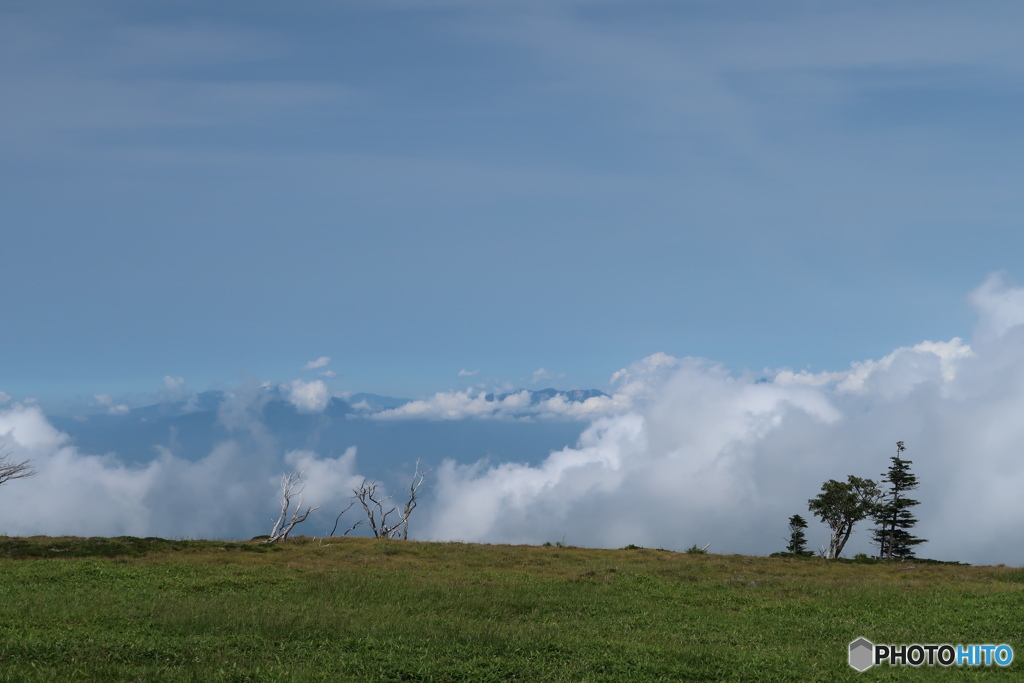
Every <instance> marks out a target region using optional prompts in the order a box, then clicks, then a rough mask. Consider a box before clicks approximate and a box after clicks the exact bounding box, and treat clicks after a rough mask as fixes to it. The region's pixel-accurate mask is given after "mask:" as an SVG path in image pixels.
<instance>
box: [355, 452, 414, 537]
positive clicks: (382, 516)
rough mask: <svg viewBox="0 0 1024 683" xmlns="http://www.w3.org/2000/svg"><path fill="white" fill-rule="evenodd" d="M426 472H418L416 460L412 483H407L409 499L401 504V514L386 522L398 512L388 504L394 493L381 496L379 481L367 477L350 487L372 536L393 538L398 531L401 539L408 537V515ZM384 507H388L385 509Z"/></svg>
mask: <svg viewBox="0 0 1024 683" xmlns="http://www.w3.org/2000/svg"><path fill="white" fill-rule="evenodd" d="M428 474H430V470H427V471H425V472H422V473H421V472H420V463H419V461H418V460H417V461H416V472H415V473H414V474H413V477H412V484H410V485H409V500H408V501H407V502H406V503H405V505H404V506H403V509H402V514H401V515H400V516H399V517H398V519H397V520H395V521H393V522H391V523H389V522H388V517H390V516H391V515H393V514H394V513H396V512H398V506H397V505H392V504H390V501H391V500H392V499H393V498H394V497H395V494H393V493H392V494H391V495H390V496H383V497H382V496H381V494H380V493H378V488H380V482H378V481H370V480H369V479H363V483H362V484H360V485H359V486H358V487H357V488H354V489H352V493H353V496H352V497H353V498H355V499H356V500H357V501H358V502H359V503H360V505H362V506H363V512H365V513H366V521H367V522H369V524H370V531H371V532H373V536H374V538H395V537H397V536H398V534H399V533H401V534H402V538H403V539H408V538H409V517H410V516H412V511H413V510H415V509H416V506H417V504H418V503H417V500H416V498H417V496H418V495H419V492H420V490H421V489H422V488H423V482H424V480H425V479H426V476H427V475H428ZM384 508H388V509H387V510H386V511H385V509H384Z"/></svg>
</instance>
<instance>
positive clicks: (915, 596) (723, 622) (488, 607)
mask: <svg viewBox="0 0 1024 683" xmlns="http://www.w3.org/2000/svg"><path fill="white" fill-rule="evenodd" d="M0 575H2V581H0V680H4V681H47V682H48V683H49V682H50V681H71V680H104V681H132V680H139V681H150V680H174V681H178V680H186V681H321V680H322V681H348V680H352V681H687V680H690V681H693V680H701V681H704V680H706V681H712V680H749V681H772V680H779V681H781V680H793V681H810V680H822V681H825V680H845V679H849V680H855V679H856V680H878V679H881V680H892V679H898V680H905V679H906V680H924V679H928V680H932V679H940V680H961V679H964V678H972V679H973V678H977V677H979V676H981V677H990V678H1018V677H1019V678H1024V674H1022V671H1024V669H1022V666H1024V665H1022V664H1021V663H1020V662H1019V661H1015V662H1014V664H1013V665H1012V666H1011V667H1009V668H1008V669H998V668H997V667H979V668H973V669H971V668H968V667H962V668H955V667H954V668H950V669H941V668H939V667H922V668H921V669H913V668H911V667H905V668H889V667H875V668H873V669H870V670H869V671H867V672H865V673H862V674H858V673H857V672H855V671H854V670H853V669H851V668H849V666H848V665H847V661H846V658H847V644H848V643H849V642H850V641H851V640H853V639H854V638H856V637H858V636H864V637H866V638H868V639H869V640H872V641H874V642H876V643H912V642H925V643H928V642H939V643H944V642H949V643H954V644H956V643H964V644H967V643H1008V644H1010V645H1012V646H1014V648H1015V650H1017V653H1018V659H1019V658H1020V657H1022V656H1024V654H1021V653H1022V652H1024V650H1022V649H1021V647H1020V644H1021V636H1022V631H1024V619H1022V613H1024V570H1022V569H1013V568H1007V567H968V566H954V565H929V564H913V563H904V564H854V563H841V562H825V561H823V560H820V559H809V560H798V559H789V558H766V557H745V556H738V555H714V554H711V555H687V554H682V553H672V552H665V551H657V550H646V549H631V550H593V549H584V548H559V547H533V546H485V545H473V544H462V543H415V542H403V541H378V540H374V539H361V538H348V539H331V540H330V542H321V541H313V540H308V539H296V540H290V541H288V542H287V543H286V544H284V545H283V546H266V545H263V544H259V543H257V542H245V543H225V542H215V541H177V542H176V541H163V540H160V539H71V538H31V539H16V538H0Z"/></svg>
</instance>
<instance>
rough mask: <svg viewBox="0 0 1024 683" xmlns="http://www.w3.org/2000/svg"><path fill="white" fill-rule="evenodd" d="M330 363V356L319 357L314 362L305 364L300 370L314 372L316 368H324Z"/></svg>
mask: <svg viewBox="0 0 1024 683" xmlns="http://www.w3.org/2000/svg"><path fill="white" fill-rule="evenodd" d="M330 362H331V357H330V356H320V357H319V358H317V359H316V360H311V361H309V362H308V363H306V364H305V365H304V366H303V367H302V369H303V370H316V369H317V368H322V367H324V366H325V365H327V364H328V363H330Z"/></svg>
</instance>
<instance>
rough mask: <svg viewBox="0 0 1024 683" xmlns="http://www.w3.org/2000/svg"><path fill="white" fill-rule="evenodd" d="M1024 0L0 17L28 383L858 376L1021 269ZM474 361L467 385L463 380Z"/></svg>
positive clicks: (9, 352) (200, 10)
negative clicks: (319, 374) (686, 362)
mask: <svg viewBox="0 0 1024 683" xmlns="http://www.w3.org/2000/svg"><path fill="white" fill-rule="evenodd" d="M1021 19H1024V7H1021V6H1020V5H1019V4H1017V3H1006V2H980V3H971V5H970V6H966V5H964V4H963V3H951V2H861V3H856V4H849V5H847V4H843V5H840V4H836V3H808V2H764V1H762V0H759V1H758V2H731V3H717V2H611V1H609V2H602V1H593V2H588V1H579V2H569V1H566V2H559V1H550V0H546V1H545V2H488V3H479V2H457V1H451V2H416V3H410V2H388V1H387V0H385V1H380V0H375V1H374V2H304V3H292V4H289V5H282V4H281V3H278V2H244V3H242V2H225V3H212V4H211V3H200V2H173V3H171V2H147V3H138V2H114V1H97V2H90V3H87V4H83V3H77V2H36V1H32V2H19V1H16V0H11V1H8V2H5V3H4V4H3V6H2V8H0V64H2V66H3V68H2V69H0V87H2V92H3V93H4V97H3V99H4V104H3V106H2V107H0V124H2V125H0V212H2V214H0V217H2V221H3V225H4V229H3V233H4V246H5V249H4V252H5V254H4V255H5V258H4V275H5V277H4V283H5V291H6V296H5V305H4V307H3V311H4V312H3V322H4V330H5V331H4V334H3V335H0V357H2V358H3V359H4V361H3V367H2V380H3V386H2V387H0V389H2V390H4V391H6V392H7V393H8V394H10V395H12V396H16V397H28V396H38V397H43V398H44V399H45V398H55V397H64V396H72V395H79V394H81V395H91V394H93V393H96V392H104V393H112V394H115V395H116V394H119V393H125V392H130V391H136V392H138V391H156V390H157V389H158V388H159V385H160V379H161V378H162V377H164V376H165V375H170V376H174V377H179V376H180V377H184V378H186V380H187V381H188V382H189V383H190V385H191V386H193V387H196V388H205V387H207V386H213V385H216V384H217V383H224V382H235V381H237V380H238V378H239V377H241V376H243V375H245V374H252V375H255V376H257V377H260V378H265V379H270V380H277V381H284V380H287V379H290V378H292V377H294V376H296V375H297V373H298V371H299V370H300V369H301V368H302V366H303V365H304V364H305V363H307V362H308V361H309V360H311V359H315V358H318V357H320V356H325V355H326V356H330V357H331V358H332V359H333V363H332V365H331V367H332V369H334V370H335V371H336V372H337V373H338V376H337V377H336V378H335V379H334V380H332V382H334V386H335V387H336V388H337V389H339V390H340V389H347V390H355V391H367V390H368V391H377V392H379V393H385V394H397V395H403V396H419V395H423V394H425V393H427V392H431V391H435V390H442V389H447V388H458V387H461V386H463V385H465V384H467V383H468V382H470V381H479V380H481V378H488V381H494V382H509V383H511V384H513V385H524V384H527V383H528V380H529V378H530V376H531V373H533V372H534V371H535V370H537V369H539V368H546V369H548V370H549V371H550V372H551V373H552V374H553V375H556V376H558V375H561V376H562V378H561V380H560V381H561V383H562V384H563V385H565V386H579V387H585V386H598V387H604V386H607V383H608V378H609V376H610V375H611V373H612V372H614V371H616V370H617V369H619V368H621V367H624V366H625V365H628V364H629V363H631V362H635V361H637V360H639V359H641V358H644V357H646V356H648V355H649V354H651V353H655V352H665V353H669V354H672V355H674V356H679V357H682V356H700V357H706V358H711V359H714V360H717V361H721V362H723V363H725V364H727V365H728V366H729V367H730V368H733V369H734V370H735V371H737V372H740V371H743V370H744V369H749V370H751V371H754V372H758V371H760V370H761V369H762V368H765V367H770V368H778V367H793V368H797V369H800V368H806V367H811V368H812V369H815V370H822V369H843V368H846V367H848V365H849V363H850V362H851V361H854V360H858V359H862V358H870V357H880V356H881V355H884V354H885V353H888V352H889V351H891V350H892V349H893V348H896V347H898V346H901V345H908V344H913V343H916V342H918V341H920V340H921V339H949V338H951V337H953V336H955V335H961V336H963V335H965V334H967V333H968V332H969V330H970V326H971V324H972V315H971V312H970V310H969V307H968V306H967V305H966V303H965V296H966V295H967V293H968V292H969V291H971V290H972V289H973V288H975V287H977V286H978V285H979V284H980V283H981V282H982V281H983V280H984V278H985V276H986V275H987V274H989V273H990V272H993V271H999V270H1006V271H1008V272H1009V273H1010V275H1011V276H1012V275H1013V274H1015V273H1017V272H1018V271H1019V268H1018V267H1017V261H1018V254H1020V253H1021V247H1022V246H1024V245H1022V244H1021V242H1022V240H1021V237H1020V236H1019V235H1020V234H1021V231H1020V230H1019V229H1018V223H1019V217H1020V216H1021V215H1022V214H1024V212H1022V209H1024V195H1021V193H1020V191H1019V187H1020V182H1019V168H1020V162H1019V159H1020V157H1021V138H1020V136H1019V134H1018V130H1017V129H1018V125H1019V121H1020V111H1021V108H1022V103H1024V98H1022V86H1024V71H1022V67H1024V45H1022V44H1021V42H1020V40H1019V32H1018V31H1017V28H1018V27H1019V26H1020V25H1021V24H1020V20H1021ZM463 369H467V370H479V371H480V375H478V376H474V378H475V379H473V380H470V379H468V378H463V379H460V378H458V377H457V373H458V372H459V371H460V370H463Z"/></svg>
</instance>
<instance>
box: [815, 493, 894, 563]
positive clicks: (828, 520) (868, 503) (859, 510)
mask: <svg viewBox="0 0 1024 683" xmlns="http://www.w3.org/2000/svg"><path fill="white" fill-rule="evenodd" d="M880 497H881V492H880V491H879V490H878V485H877V484H876V483H875V482H874V480H872V479H861V478H860V477H855V476H853V475H852V474H851V475H850V476H849V477H848V478H847V480H846V481H845V482H843V481H836V480H835V479H829V480H828V481H826V482H825V483H824V484H822V485H821V493H819V494H818V497H817V498H811V499H810V500H809V501H807V507H808V509H809V510H810V511H811V512H812V513H814V516H815V517H820V518H821V521H823V522H825V524H827V525H828V527H829V529H831V530H832V537H831V539H830V540H829V545H828V555H827V557H828V558H829V559H830V560H832V559H835V558H837V557H839V555H840V554H841V553H842V552H843V547H844V546H845V545H846V542H847V541H849V540H850V536H851V534H853V527H854V525H855V524H856V523H857V522H859V521H861V520H862V519H865V518H867V517H869V516H870V515H872V514H873V513H874V512H875V507H876V505H877V504H878V500H879V498H880Z"/></svg>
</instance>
